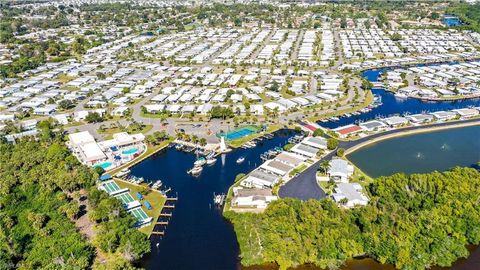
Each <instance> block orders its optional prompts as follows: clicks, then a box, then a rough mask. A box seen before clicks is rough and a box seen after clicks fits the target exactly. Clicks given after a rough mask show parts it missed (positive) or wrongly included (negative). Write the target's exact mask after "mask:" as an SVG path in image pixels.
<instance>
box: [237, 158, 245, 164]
mask: <svg viewBox="0 0 480 270" xmlns="http://www.w3.org/2000/svg"><path fill="white" fill-rule="evenodd" d="M244 161H245V157H239V158H238V159H237V163H238V164H240V163H242V162H244Z"/></svg>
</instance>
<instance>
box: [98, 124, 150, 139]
mask: <svg viewBox="0 0 480 270" xmlns="http://www.w3.org/2000/svg"><path fill="white" fill-rule="evenodd" d="M152 128H153V125H145V126H144V127H143V128H142V129H141V130H134V131H133V130H132V131H130V130H128V128H126V129H127V132H129V133H143V134H145V133H147V132H149V131H150V130H152ZM122 131H125V130H124V129H120V128H118V127H114V128H105V129H103V130H102V129H100V128H99V129H97V132H98V133H99V134H102V135H103V137H104V138H105V139H106V140H110V139H112V138H113V134H115V133H119V132H122Z"/></svg>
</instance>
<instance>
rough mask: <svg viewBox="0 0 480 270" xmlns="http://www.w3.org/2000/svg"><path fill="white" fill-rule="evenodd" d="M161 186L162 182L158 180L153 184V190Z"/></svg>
mask: <svg viewBox="0 0 480 270" xmlns="http://www.w3.org/2000/svg"><path fill="white" fill-rule="evenodd" d="M161 186H162V181H161V180H157V181H155V183H153V185H152V188H153V189H158V188H160V187H161Z"/></svg>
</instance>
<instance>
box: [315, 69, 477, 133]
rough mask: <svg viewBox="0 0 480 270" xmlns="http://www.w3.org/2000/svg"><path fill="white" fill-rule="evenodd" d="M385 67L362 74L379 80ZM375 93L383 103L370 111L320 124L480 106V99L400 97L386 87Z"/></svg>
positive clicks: (361, 120) (352, 122)
mask: <svg viewBox="0 0 480 270" xmlns="http://www.w3.org/2000/svg"><path fill="white" fill-rule="evenodd" d="M386 69H387V68H385V69H374V70H367V71H365V72H363V73H362V76H363V77H365V78H366V79H368V80H369V81H371V82H376V81H378V77H379V75H381V74H382V72H385V70H386ZM372 92H373V94H376V95H379V96H381V98H382V102H383V104H382V105H380V106H378V107H376V108H374V109H372V110H371V111H370V112H367V113H362V114H360V115H352V116H350V117H342V118H340V120H338V121H329V122H325V123H323V122H318V124H319V125H321V126H323V127H327V128H336V127H340V126H344V125H349V124H355V123H359V122H365V121H369V120H372V119H375V118H378V117H388V116H391V115H394V114H405V113H410V114H416V113H422V112H434V111H443V110H452V109H458V108H465V107H470V106H475V107H476V106H480V99H478V98H476V99H466V100H456V101H422V100H419V99H414V98H407V99H399V98H397V97H395V95H393V94H392V93H391V92H388V91H385V90H384V89H372Z"/></svg>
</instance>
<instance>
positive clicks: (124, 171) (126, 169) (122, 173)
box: [115, 168, 130, 178]
mask: <svg viewBox="0 0 480 270" xmlns="http://www.w3.org/2000/svg"><path fill="white" fill-rule="evenodd" d="M129 173H130V170H129V169H128V168H125V169H122V170H121V171H120V172H118V173H117V174H116V175H115V176H116V177H118V178H122V177H124V176H127V175H128V174H129Z"/></svg>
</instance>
